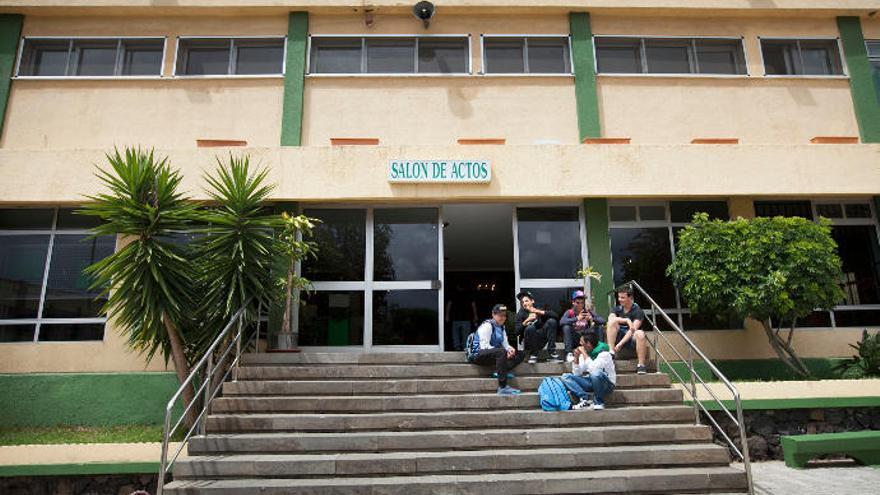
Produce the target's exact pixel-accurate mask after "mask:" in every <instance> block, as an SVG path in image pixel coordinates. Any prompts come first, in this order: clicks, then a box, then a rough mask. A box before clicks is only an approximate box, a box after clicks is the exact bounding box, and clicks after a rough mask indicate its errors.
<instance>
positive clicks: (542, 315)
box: [513, 291, 562, 364]
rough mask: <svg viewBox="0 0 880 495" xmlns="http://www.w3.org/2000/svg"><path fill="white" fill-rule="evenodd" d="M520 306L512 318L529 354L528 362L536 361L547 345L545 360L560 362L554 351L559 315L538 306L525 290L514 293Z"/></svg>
mask: <svg viewBox="0 0 880 495" xmlns="http://www.w3.org/2000/svg"><path fill="white" fill-rule="evenodd" d="M516 298H517V299H518V300H519V303H520V306H522V307H521V308H520V310H519V311H517V312H516V317H515V318H514V322H513V323H514V327H515V328H516V333H517V334H518V335H522V336H523V346H524V347H525V349H526V352H527V353H528V354H529V364H534V363H537V362H538V354H539V353H540V352H541V349H543V348H544V346H546V347H547V361H550V362H556V363H561V362H562V360H561V359H559V354H557V352H556V329H557V328H558V327H559V316H557V315H556V313H554V312H553V311H551V310H550V309H549V308H547V307H544V308H543V309H541V308H539V307H538V305H537V304H536V302H535V297H534V296H533V295H532V294H531V293H530V292H527V291H523V292H520V293H519V294H517V295H516Z"/></svg>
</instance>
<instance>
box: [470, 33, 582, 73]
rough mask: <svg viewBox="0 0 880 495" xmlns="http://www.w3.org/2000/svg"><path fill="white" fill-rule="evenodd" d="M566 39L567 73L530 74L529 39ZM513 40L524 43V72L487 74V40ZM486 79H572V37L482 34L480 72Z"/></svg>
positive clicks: (562, 35)
mask: <svg viewBox="0 0 880 495" xmlns="http://www.w3.org/2000/svg"><path fill="white" fill-rule="evenodd" d="M530 38H536V39H564V40H565V46H566V48H565V49H566V50H567V53H568V57H566V59H567V60H566V63H567V64H568V71H567V72H530V71H529V43H528V41H529V39H530ZM487 39H489V40H492V39H511V40H522V41H523V72H487V71H486V40H487ZM479 75H481V76H486V77H572V76H574V57H573V56H572V52H571V35H568V34H558V33H557V34H522V33H519V34H494V33H493V34H481V35H480V72H479Z"/></svg>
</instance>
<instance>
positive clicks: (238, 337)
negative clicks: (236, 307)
mask: <svg viewBox="0 0 880 495" xmlns="http://www.w3.org/2000/svg"><path fill="white" fill-rule="evenodd" d="M243 318H244V311H242V312H241V314H239V315H238V333H237V334H236V336H235V369H233V370H232V381H234V382H237V381H238V363H239V361H240V360H241V320H242V319H243ZM259 325H260V322H259V321H257V328H260V326H259Z"/></svg>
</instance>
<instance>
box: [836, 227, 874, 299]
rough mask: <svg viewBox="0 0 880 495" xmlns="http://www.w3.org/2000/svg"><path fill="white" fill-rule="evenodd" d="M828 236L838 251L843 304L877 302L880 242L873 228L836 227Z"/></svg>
mask: <svg viewBox="0 0 880 495" xmlns="http://www.w3.org/2000/svg"><path fill="white" fill-rule="evenodd" d="M831 236H832V237H833V238H834V241H835V242H837V251H838V254H840V261H841V265H842V271H843V275H842V276H843V280H842V281H841V282H842V284H843V290H844V293H845V294H846V302H845V303H844V304H847V305H853V304H878V303H880V245H878V243H877V232H876V231H875V229H874V227H870V226H867V225H859V226H836V227H834V228H833V229H832V230H831Z"/></svg>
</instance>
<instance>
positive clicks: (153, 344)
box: [80, 148, 197, 424]
mask: <svg viewBox="0 0 880 495" xmlns="http://www.w3.org/2000/svg"><path fill="white" fill-rule="evenodd" d="M107 161H108V162H109V164H110V169H109V170H107V169H101V168H99V169H98V173H97V176H98V178H99V179H100V181H101V182H102V183H103V184H104V186H105V187H106V188H107V189H108V192H106V193H102V194H98V195H96V196H89V197H88V198H89V199H90V200H92V203H91V204H89V205H87V206H85V207H83V208H82V209H81V210H80V213H82V214H85V215H91V216H95V217H99V218H100V219H101V220H103V223H102V224H101V225H100V226H98V227H95V228H94V229H92V233H93V234H94V235H96V236H102V235H113V236H122V243H123V244H124V245H123V246H122V247H121V248H120V249H119V250H118V251H116V252H115V253H113V254H112V255H110V256H108V257H107V258H104V259H103V260H101V261H98V262H97V263H95V264H93V265H91V266H89V267H88V268H86V270H85V272H86V274H87V275H89V276H90V277H92V280H93V283H92V288H93V289H99V290H101V291H102V293H101V295H102V296H107V302H106V304H105V305H104V307H103V308H102V310H101V311H102V313H103V314H105V315H106V314H109V315H111V317H112V319H113V321H114V322H115V323H116V325H117V326H118V328H120V329H122V331H124V332H126V333H127V334H128V345H129V346H130V347H132V348H133V349H135V350H138V351H140V352H146V354H147V359H148V360H150V359H152V358H153V356H154V355H155V353H156V352H157V351H161V353H162V356H163V357H164V359H165V363H166V365H167V363H168V359H169V357H170V358H171V360H172V361H173V362H174V369H175V371H176V373H177V378H178V379H179V380H180V382H181V383H182V382H183V381H184V380H185V379H186V377H187V376H188V375H189V365H188V363H187V356H186V353H185V346H186V340H185V335H184V333H183V330H184V329H185V328H186V326H187V320H188V317H189V315H191V314H192V309H193V307H194V304H193V297H192V296H193V286H192V281H193V280H194V279H195V278H196V272H195V270H194V265H193V264H192V263H191V262H190V260H189V259H188V258H187V253H186V252H185V247H184V246H182V245H181V244H180V243H177V242H174V239H173V238H174V236H176V235H179V234H182V233H185V232H187V231H188V230H189V229H190V228H191V226H192V221H193V218H194V216H195V212H196V208H197V205H196V204H195V203H193V202H192V201H191V200H190V199H189V198H187V197H186V196H184V195H182V194H181V193H179V192H178V187H179V186H180V181H181V176H180V174H179V173H178V172H177V171H176V170H172V169H171V167H170V166H169V164H168V159H167V158H162V159H158V158H156V157H155V156H154V154H153V151H146V150H142V149H130V148H129V149H126V150H125V152H124V153H120V152H119V150H115V151H114V152H113V153H112V154H107ZM192 400H193V389H192V388H187V389H185V390H184V394H183V401H184V405H185V406H186V405H188V404H190V403H191V402H192ZM194 412H195V411H191V412H190V417H189V418H188V420H189V422H190V424H192V421H193V419H194V416H193V413H194Z"/></svg>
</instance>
